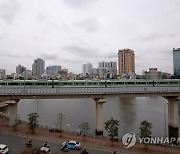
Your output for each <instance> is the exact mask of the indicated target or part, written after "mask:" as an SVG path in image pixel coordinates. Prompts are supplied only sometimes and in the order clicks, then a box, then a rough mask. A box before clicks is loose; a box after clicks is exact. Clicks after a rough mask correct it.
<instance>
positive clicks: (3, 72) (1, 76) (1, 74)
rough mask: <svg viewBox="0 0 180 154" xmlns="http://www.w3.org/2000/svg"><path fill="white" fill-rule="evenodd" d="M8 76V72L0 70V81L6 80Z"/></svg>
mask: <svg viewBox="0 0 180 154" xmlns="http://www.w3.org/2000/svg"><path fill="white" fill-rule="evenodd" d="M5 75H6V70H5V69H0V79H4V78H5Z"/></svg>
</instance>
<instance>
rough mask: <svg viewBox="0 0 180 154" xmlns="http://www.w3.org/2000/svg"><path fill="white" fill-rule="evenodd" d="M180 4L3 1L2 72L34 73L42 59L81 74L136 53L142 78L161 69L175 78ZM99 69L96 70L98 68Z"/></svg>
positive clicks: (175, 1)
mask: <svg viewBox="0 0 180 154" xmlns="http://www.w3.org/2000/svg"><path fill="white" fill-rule="evenodd" d="M179 4H180V1H179V0H171V1H170V0H159V1H155V0H152V1H148V2H147V1H144V0H134V1H131V0H126V1H125V0H121V1H120V0H111V1H108V0H86V1H84V0H76V1H75V0H61V1H59V0H54V1H53V2H51V3H50V2H49V1H48V0H39V1H35V0H32V1H23V0H2V1H1V2H0V47H1V48H0V54H1V56H0V68H1V69H6V71H7V74H9V73H11V72H15V68H16V66H18V65H19V64H21V65H23V66H25V67H27V69H31V66H32V63H33V60H34V59H36V58H38V57H39V58H42V59H44V60H45V61H46V66H51V65H61V66H63V67H64V68H68V70H69V71H70V72H74V73H77V74H78V73H81V72H82V64H84V63H87V62H90V63H91V64H93V65H94V66H95V65H96V66H97V64H98V62H101V61H115V62H117V59H118V50H119V49H123V48H130V49H132V50H133V51H134V53H135V55H136V56H135V61H136V65H135V68H136V74H141V73H142V70H148V69H149V68H154V67H155V68H158V70H161V71H164V72H169V73H173V51H172V49H173V48H179V45H180V31H179V26H180V22H179V20H180V13H179V10H178V9H179V8H178V6H179ZM96 66H95V67H96Z"/></svg>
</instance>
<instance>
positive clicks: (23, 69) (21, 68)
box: [16, 65, 26, 74]
mask: <svg viewBox="0 0 180 154" xmlns="http://www.w3.org/2000/svg"><path fill="white" fill-rule="evenodd" d="M25 71H26V67H24V66H22V65H18V66H17V67H16V73H17V74H22V73H24V72H25Z"/></svg>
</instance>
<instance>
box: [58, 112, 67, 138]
mask: <svg viewBox="0 0 180 154" xmlns="http://www.w3.org/2000/svg"><path fill="white" fill-rule="evenodd" d="M64 120H65V114H63V113H58V114H57V123H56V126H57V128H58V129H59V132H60V137H62V132H63V121H64Z"/></svg>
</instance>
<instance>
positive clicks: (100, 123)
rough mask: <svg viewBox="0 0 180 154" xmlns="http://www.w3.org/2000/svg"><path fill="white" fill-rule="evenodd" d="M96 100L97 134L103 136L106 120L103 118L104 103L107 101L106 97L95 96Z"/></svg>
mask: <svg viewBox="0 0 180 154" xmlns="http://www.w3.org/2000/svg"><path fill="white" fill-rule="evenodd" d="M94 101H95V102H96V130H95V135H96V136H103V130H104V120H103V104H104V103H105V102H106V99H104V98H94Z"/></svg>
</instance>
